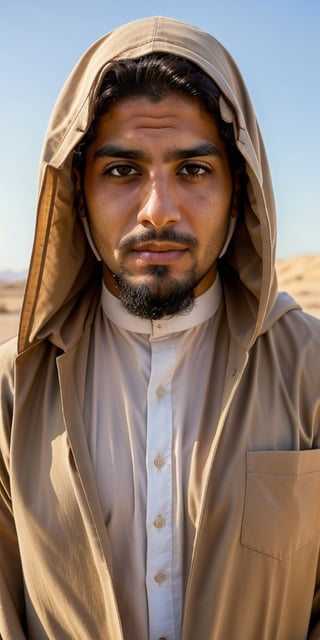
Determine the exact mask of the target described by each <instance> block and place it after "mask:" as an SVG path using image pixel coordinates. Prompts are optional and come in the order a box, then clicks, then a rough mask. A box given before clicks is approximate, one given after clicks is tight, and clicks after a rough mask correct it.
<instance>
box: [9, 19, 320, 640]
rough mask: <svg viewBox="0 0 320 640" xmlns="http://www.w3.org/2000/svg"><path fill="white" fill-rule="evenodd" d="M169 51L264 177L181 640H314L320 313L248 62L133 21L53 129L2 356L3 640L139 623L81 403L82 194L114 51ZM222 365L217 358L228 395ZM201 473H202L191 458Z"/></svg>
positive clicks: (242, 224)
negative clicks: (79, 177)
mask: <svg viewBox="0 0 320 640" xmlns="http://www.w3.org/2000/svg"><path fill="white" fill-rule="evenodd" d="M154 52H165V53H169V54H175V55H178V56H182V57H185V58H187V59H190V60H191V61H193V62H194V63H196V64H197V65H198V66H199V67H200V68H201V69H203V71H205V72H206V73H207V74H208V75H209V76H210V77H211V78H212V79H213V80H214V82H215V83H216V84H217V85H218V87H219V88H220V90H221V94H222V96H221V99H220V111H221V115H222V118H223V119H224V120H225V121H227V122H230V123H232V125H233V130H234V136H235V140H236V145H237V147H238V149H239V151H240V153H241V154H242V155H243V158H244V160H245V167H246V174H247V184H246V196H245V200H244V210H243V214H242V216H241V218H240V219H239V221H238V224H237V226H236V229H235V232H234V234H233V237H232V239H231V242H230V244H229V246H228V249H227V251H226V253H225V254H224V255H223V257H222V258H221V259H220V261H219V272H220V278H221V283H222V287H223V298H224V310H223V321H221V323H220V324H221V326H220V328H219V332H220V333H219V340H217V349H218V350H219V353H218V357H217V362H219V361H220V362H221V358H223V360H224V361H225V363H226V367H225V373H224V379H223V380H222V381H221V394H220V396H219V398H218V399H217V402H218V403H219V406H218V411H217V417H216V424H215V429H214V437H213V438H212V441H211V442H210V450H209V454H208V457H207V460H206V464H205V465H204V468H203V482H204V485H205V491H204V492H203V493H202V496H201V500H200V501H199V504H197V512H198V518H197V523H196V530H195V535H194V543H193V549H192V559H191V563H190V569H189V575H188V576H187V580H186V588H185V593H184V602H183V605H184V606H183V619H182V629H181V639H182V640H194V639H195V638H197V639H199V640H229V639H232V640H233V639H236V640H275V639H277V640H289V639H290V640H303V639H305V638H308V639H309V640H311V639H313V640H314V639H315V638H320V619H319V610H320V600H319V597H320V592H319V582H320V575H319V571H318V559H319V543H320V521H319V508H320V451H319V450H318V449H319V446H320V384H319V380H320V358H319V353H320V323H319V321H318V320H316V319H314V318H312V317H310V316H308V315H307V314H304V313H303V312H302V311H301V309H300V308H299V305H297V304H296V303H295V301H294V300H292V299H291V298H290V297H289V296H288V295H287V294H285V293H279V292H278V290H277V278H276V273H275V240H276V226H275V205H274V198H273V192H272V185H271V179H270V174H269V169H268V163H267V158H266V154H265V149H264V145H263V141H262V138H261V135H260V131H259V127H258V124H257V120H256V117H255V114H254V111H253V107H252V104H251V101H250V97H249V95H248V92H247V89H246V87H245V84H244V82H243V79H242V77H241V75H240V73H239V71H238V69H237V66H236V65H235V63H234V61H233V60H232V58H231V57H230V55H229V54H228V52H227V51H226V50H225V49H224V48H223V46H221V44H220V43H218V42H217V41H216V40H215V39H214V38H213V37H212V36H211V35H209V34H207V33H205V32H203V31H201V30H200V29H198V28H196V27H193V26H191V25H187V24H184V23H182V22H179V21H176V20H172V19H168V18H163V17H156V18H147V19H143V20H139V21H136V22H133V23H131V24H128V25H125V26H123V27H120V28H118V29H116V30H115V31H114V32H112V33H110V34H108V35H106V36H105V37H103V38H101V39H100V40H99V41H98V42H97V43H95V44H94V45H93V46H92V47H91V48H90V49H89V50H88V51H87V53H85V55H84V56H83V57H82V59H81V60H80V61H79V63H78V64H77V66H76V67H75V69H74V71H73V72H72V73H71V75H70V77H69V79H68V80H67V82H66V84H65V86H64V88H63V90H62V92H61V95H60V97H59V99H58V101H57V104H56V106H55V108H54V111H53V114H52V117H51V120H50V123H49V126H48V131H47V135H46V140H45V144H44V147H43V153H42V158H41V165H40V172H39V200H38V212H37V222H36V229H35V239H34V246H33V252H32V257H31V263H30V269H29V274H28V279H27V283H26V291H25V296H24V302H23V308H22V313H21V321H20V327H19V335H18V340H17V341H16V340H13V341H9V342H8V343H6V344H4V345H2V347H1V349H0V357H1V420H0V447H1V457H0V540H1V545H0V634H1V638H2V640H25V639H29V640H45V639H48V638H50V639H55V640H62V639H67V638H68V639H69V638H74V639H75V640H89V639H90V640H100V639H101V640H124V638H125V633H124V628H125V625H126V624H128V621H123V620H121V618H120V615H119V609H118V606H117V599H116V594H115V590H114V584H113V575H112V560H111V558H112V549H111V548H110V540H109V538H108V529H107V527H106V523H105V522H104V519H103V515H102V511H101V506H100V504H99V498H98V493H97V490H96V482H95V477H94V472H93V468H92V465H91V464H90V457H89V454H88V447H87V443H86V437H85V432H84V428H83V416H82V413H81V406H82V400H83V393H84V374H83V372H84V371H85V369H86V364H87V358H88V352H89V347H90V340H91V335H92V326H93V324H94V318H95V314H96V310H97V308H98V306H99V300H100V289H101V265H100V264H99V263H97V261H96V258H95V256H94V254H93V252H92V250H91V247H90V245H89V243H88V241H87V238H86V235H85V232H84V229H83V226H82V224H81V221H80V220H79V216H78V214H77V211H76V207H75V204H74V185H73V181H72V156H73V150H74V148H75V147H76V145H77V144H78V142H79V141H80V140H81V138H82V137H83V135H84V134H85V132H86V131H87V130H88V127H89V125H90V122H91V120H92V115H93V109H94V101H95V96H96V93H97V91H98V88H99V86H100V82H101V79H102V77H103V75H104V73H105V70H106V68H107V65H108V63H109V62H110V60H112V59H113V58H118V59H126V58H138V57H141V56H143V55H146V54H149V53H154ZM226 345H227V346H226ZM223 350H224V351H223ZM217 376H219V371H218V370H215V365H214V363H213V366H212V380H211V381H209V386H211V387H212V393H214V388H215V385H214V379H215V378H216V377H217ZM196 456H197V453H196V451H195V452H194V464H196ZM190 477H191V481H190V482H194V483H196V482H197V479H196V474H194V475H193V474H192V469H191V472H190ZM191 488H192V487H191ZM195 488H196V487H195ZM133 588H134V587H133ZM129 624H130V621H129ZM151 640H154V639H151Z"/></svg>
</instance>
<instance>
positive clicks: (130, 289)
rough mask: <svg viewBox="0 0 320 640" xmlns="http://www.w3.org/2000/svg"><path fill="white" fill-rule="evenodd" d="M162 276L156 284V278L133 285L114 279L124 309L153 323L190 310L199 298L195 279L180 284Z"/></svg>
mask: <svg viewBox="0 0 320 640" xmlns="http://www.w3.org/2000/svg"><path fill="white" fill-rule="evenodd" d="M161 275H162V277H161ZM161 275H160V274H158V279H157V280H156V282H154V277H153V278H148V279H147V282H143V283H132V282H129V281H127V280H126V279H124V278H121V277H118V276H114V278H115V280H116V283H117V288H118V290H119V292H120V295H119V298H120V301H121V304H122V306H123V307H124V308H125V309H126V310H127V311H128V312H129V313H131V314H133V315H135V316H138V317H140V318H148V319H150V320H159V319H160V318H163V317H164V316H173V315H181V314H184V313H187V312H188V311H190V309H191V308H192V307H193V304H194V299H195V295H194V287H195V284H196V283H195V279H194V277H193V276H192V277H191V276H190V277H189V278H188V279H185V280H184V281H182V282H180V281H179V280H176V279H174V278H168V277H166V278H164V277H163V274H161Z"/></svg>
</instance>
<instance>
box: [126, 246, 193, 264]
mask: <svg viewBox="0 0 320 640" xmlns="http://www.w3.org/2000/svg"><path fill="white" fill-rule="evenodd" d="M188 250H189V249H188V247H186V245H183V244H179V243H176V242H165V241H159V242H156V241H152V242H141V243H140V244H137V245H135V246H134V247H132V249H131V252H130V253H131V255H132V257H133V258H135V259H136V260H138V261H139V262H146V263H149V264H170V263H172V262H176V261H178V260H180V259H181V258H182V257H184V255H185V254H186V252H187V251H188Z"/></svg>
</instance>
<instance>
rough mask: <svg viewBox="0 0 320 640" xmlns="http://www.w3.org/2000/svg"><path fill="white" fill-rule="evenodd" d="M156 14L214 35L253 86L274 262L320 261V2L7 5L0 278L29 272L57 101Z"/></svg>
mask: <svg viewBox="0 0 320 640" xmlns="http://www.w3.org/2000/svg"><path fill="white" fill-rule="evenodd" d="M150 15H167V16H171V17H173V18H178V19H181V20H185V21H187V22H190V23H192V24H195V25H197V26H199V27H202V28H204V29H205V30H207V31H209V32H210V33H212V34H213V35H214V36H215V37H217V38H218V39H219V40H220V41H221V42H222V43H223V44H224V45H225V46H226V47H227V49H229V51H230V53H231V54H232V55H233V57H234V58H235V60H236V62H237V63H238V65H239V67H240V70H241V71H242V74H243V76H244V78H245V80H246V83H247V85H248V88H249V91H250V93H251V97H252V100H253V103H254V106H255V109H256V113H257V116H258V120H259V123H260V127H261V129H262V133H263V137H264V140H265V144H266V148H267V152H268V156H269V162H270V167H271V172H272V177H273V185H274V190H275V196H276V203H277V210H278V245H277V246H278V250H277V254H278V257H289V256H293V255H296V254H301V253H320V204H319V202H320V197H319V193H318V187H319V185H320V154H319V150H320V131H319V130H320V127H319V110H320V71H319V69H320V37H319V33H320V2H319V0H304V2H302V1H301V0H269V1H268V2H262V1H261V2H260V1H259V0H242V2H238V0H221V1H220V2H217V1H216V0H202V2H187V1H186V0H174V1H173V0H152V2H147V1H146V0H135V1H134V2H133V1H132V0H122V2H111V1H110V0H109V1H108V2H106V1H104V2H102V1H100V2H99V1H98V0H89V1H88V0H69V1H68V0H55V1H54V2H49V1H47V0H42V1H41V0H33V1H32V0H29V1H25V0H20V1H18V0H10V2H3V3H1V8H0V50H1V55H0V78H1V100H0V135H1V151H0V270H2V269H5V268H11V269H14V270H20V269H25V268H26V267H27V266H28V263H29V259H30V253H31V247H32V239H33V231H34V222H35V207H36V191H37V173H38V162H39V157H40V152H41V147H42V142H43V138H44V135H45V130H46V127H47V122H48V119H49V117H50V113H51V110H52V107H53V105H54V102H55V100H56V98H57V96H58V93H59V92H60V89H61V88H62V85H63V83H64V81H65V80H66V78H67V76H68V75H69V73H70V71H71V69H72V68H73V66H74V64H75V63H76V62H77V60H78V58H79V57H80V56H81V55H82V54H83V53H84V51H85V50H86V49H87V48H88V47H89V46H90V45H91V44H92V43H93V42H94V41H95V40H97V39H98V38H99V37H100V36H102V35H103V34H104V33H107V32H108V31H110V30H112V29H114V28H115V27H117V26H119V25H120V24H123V23H125V22H129V21H131V20H136V19H138V18H142V17H146V16H150Z"/></svg>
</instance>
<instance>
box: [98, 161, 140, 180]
mask: <svg viewBox="0 0 320 640" xmlns="http://www.w3.org/2000/svg"><path fill="white" fill-rule="evenodd" d="M104 173H105V174H107V175H110V176H115V177H116V178H126V177H128V176H134V175H137V174H138V171H137V169H135V167H132V166H131V165H130V164H117V165H116V166H113V167H108V168H107V169H106V170H105V171H104Z"/></svg>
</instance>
